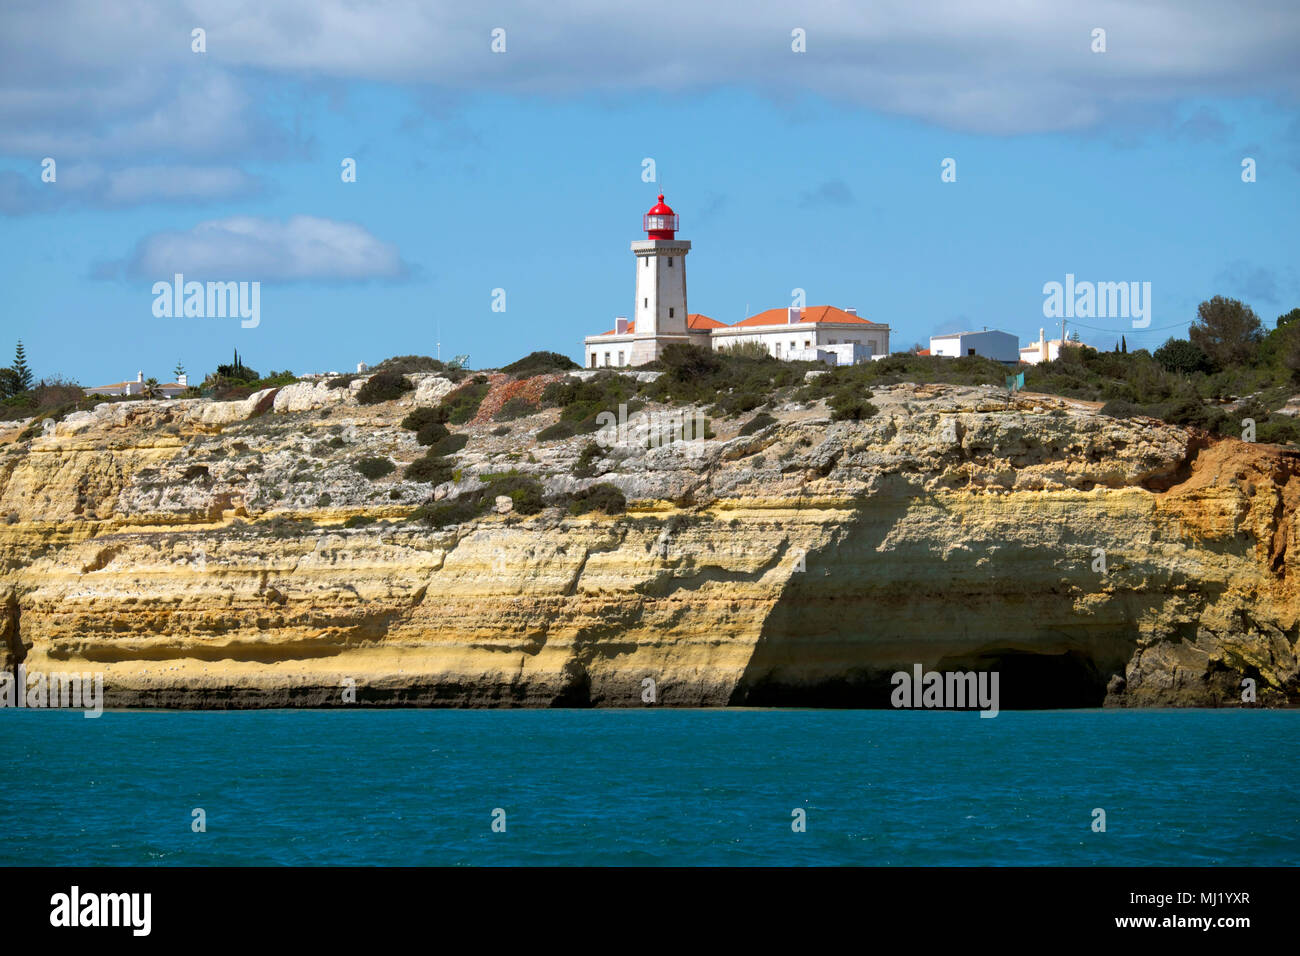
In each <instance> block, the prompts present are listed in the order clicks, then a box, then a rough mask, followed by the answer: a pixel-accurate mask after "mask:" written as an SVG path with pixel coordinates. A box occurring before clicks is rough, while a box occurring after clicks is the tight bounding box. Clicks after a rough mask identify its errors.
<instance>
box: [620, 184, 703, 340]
mask: <svg viewBox="0 0 1300 956" xmlns="http://www.w3.org/2000/svg"><path fill="white" fill-rule="evenodd" d="M679 226H680V220H679V218H678V216H677V214H676V213H675V212H673V211H672V209H671V208H670V207H669V206H668V205H667V204H666V203H665V202H664V197H663V193H660V194H659V201H658V202H656V203H655V204H654V205H653V206H651V207H650V211H649V212H647V213H646V214H645V215H644V216H642V217H641V227H642V229H644V230H645V234H646V238H644V239H637V240H636V241H634V242H633V243H632V253H633V255H635V256H636V303H635V307H634V309H633V311H632V314H633V315H634V316H635V317H636V318H635V319H634V324H633V329H634V335H633V339H632V349H631V352H632V354H631V363H630V364H632V365H644V364H645V363H646V362H653V361H654V360H655V359H657V358H658V357H659V355H660V354H661V353H662V352H663V349H664V346H666V345H671V344H672V343H674V342H680V343H682V344H686V343H689V342H691V341H692V338H691V337H690V336H689V335H688V334H687V314H686V254H687V253H688V252H690V251H691V244H690V243H689V242H687V241H686V240H685V239H678V238H677V229H678V227H679Z"/></svg>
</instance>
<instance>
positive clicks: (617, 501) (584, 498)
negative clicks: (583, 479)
mask: <svg viewBox="0 0 1300 956" xmlns="http://www.w3.org/2000/svg"><path fill="white" fill-rule="evenodd" d="M569 511H570V512H572V513H573V514H575V515H578V514H585V513H586V512H588V511H601V512H604V513H605V514H607V515H619V514H622V513H623V512H625V511H627V498H626V497H625V496H624V495H623V492H622V491H621V490H620V489H619V488H618V487H617V486H616V485H611V484H610V483H609V482H606V481H602V482H600V483H599V484H596V485H592V486H591V487H590V488H587V489H585V490H583V491H579V492H577V493H576V494H575V495H574V496H573V498H572V500H570V502H569Z"/></svg>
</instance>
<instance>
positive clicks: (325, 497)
mask: <svg viewBox="0 0 1300 956" xmlns="http://www.w3.org/2000/svg"><path fill="white" fill-rule="evenodd" d="M333 501H334V499H333V498H332V497H330V493H329V492H328V491H326V492H324V493H323V494H322V495H321V496H320V497H319V498H317V499H316V507H317V508H328V507H329V506H330V505H331V504H332V503H333Z"/></svg>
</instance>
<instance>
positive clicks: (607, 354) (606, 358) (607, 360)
mask: <svg viewBox="0 0 1300 956" xmlns="http://www.w3.org/2000/svg"><path fill="white" fill-rule="evenodd" d="M605 368H609V353H608V352H606V353H605Z"/></svg>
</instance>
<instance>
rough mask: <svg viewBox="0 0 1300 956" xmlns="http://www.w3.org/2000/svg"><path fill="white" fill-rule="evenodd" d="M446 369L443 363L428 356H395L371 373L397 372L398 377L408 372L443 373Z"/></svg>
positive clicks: (385, 360)
mask: <svg viewBox="0 0 1300 956" xmlns="http://www.w3.org/2000/svg"><path fill="white" fill-rule="evenodd" d="M445 368H446V366H445V365H444V364H443V363H442V362H440V361H438V360H437V359H436V358H431V357H430V356H428V355H394V356H393V357H392V358H386V359H384V360H383V361H382V362H380V363H379V364H378V365H376V366H375V367H374V368H373V369H371V371H373V372H396V373H397V374H398V375H405V374H406V373H407V372H441V371H443V370H444V369H445Z"/></svg>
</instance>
